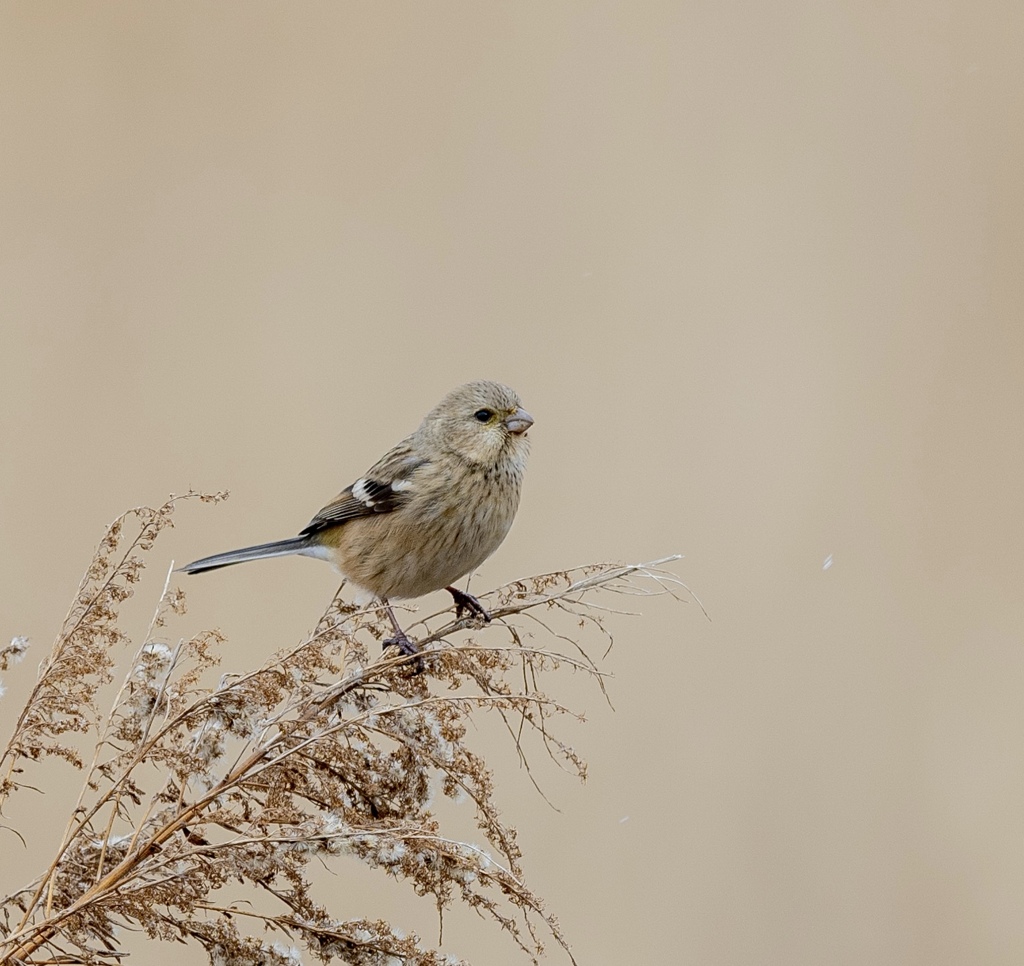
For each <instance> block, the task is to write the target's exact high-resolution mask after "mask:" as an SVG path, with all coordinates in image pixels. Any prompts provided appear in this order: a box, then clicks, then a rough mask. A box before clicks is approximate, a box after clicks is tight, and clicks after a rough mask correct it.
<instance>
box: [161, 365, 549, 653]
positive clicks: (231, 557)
mask: <svg viewBox="0 0 1024 966" xmlns="http://www.w3.org/2000/svg"><path fill="white" fill-rule="evenodd" d="M532 425H533V417H532V416H531V415H530V414H529V413H528V412H526V410H525V409H523V407H522V406H521V405H520V402H519V397H518V396H517V395H516V394H515V392H513V391H512V390H511V389H509V388H508V387H507V386H502V385H500V384H499V383H496V382H485V381H481V382H470V383H467V384H466V385H464V386H459V388H458V389H453V390H452V391H451V392H450V393H448V395H447V396H445V397H444V399H442V400H441V401H440V402H439V403H438V404H437V405H436V406H435V407H434V408H433V409H432V410H431V411H430V412H429V413H427V415H426V417H425V418H424V420H423V422H422V423H421V424H420V427H419V429H417V430H416V432H415V433H413V434H412V435H411V436H409V437H407V438H406V439H404V440H402V442H400V443H399V444H398V445H397V446H395V447H394V448H393V449H391V450H389V451H388V452H387V453H385V454H384V456H382V457H381V458H380V459H379V460H378V461H377V462H376V463H375V464H374V465H373V466H372V467H370V469H369V470H367V472H366V473H365V475H363V476H361V477H360V478H359V479H358V480H356V481H355V483H353V484H352V485H351V486H349V487H348V488H347V489H345V490H342V492H341V493H340V494H339V495H338V496H337V497H336V498H335V499H333V500H332V501H331V502H330V503H328V504H327V506H325V507H324V508H323V509H322V510H321V511H320V512H319V513H317V515H316V516H315V517H313V519H312V520H311V521H310V523H309V526H307V527H306V528H305V529H304V530H303V531H302V532H301V533H300V534H299V535H298V536H297V537H289V538H288V539H286V540H276V541H274V542H273V543H261V544H259V545H257V546H255V547H244V548H243V549H241V550H232V551H229V552H228V553H219V554H215V555H214V556H212V557H203V559H201V560H195V561H193V562H192V563H190V564H186V565H185V566H184V567H181V568H180V569H181V570H183V571H184V572H185V573H189V574H198V573H202V572H203V571H204V570H215V569H216V568H218V567H228V566H230V565H231V564H237V563H245V562H246V561H248V560H262V559H263V558H264V557H283V556H286V555H288V554H301V555H303V556H306V557H319V558H320V559H322V560H327V561H330V562H331V563H332V564H334V566H335V567H336V568H337V570H338V571H340V572H341V574H342V575H343V576H345V577H346V578H348V580H349V581H351V582H352V583H353V584H355V585H356V587H357V588H359V589H360V590H361V591H363V592H364V593H365V595H367V596H372V597H377V598H379V599H380V601H381V603H382V604H383V605H384V607H385V609H386V611H387V614H388V617H389V618H390V619H391V624H392V626H393V627H394V630H395V636H394V637H391V638H388V639H387V640H386V641H385V642H384V644H385V645H388V644H396V645H398V647H399V648H401V650H402V651H403V653H406V654H412V653H414V652H415V650H416V648H415V647H414V645H413V643H412V641H410V640H409V638H408V637H407V636H406V634H405V632H404V631H403V630H402V628H401V627H400V626H399V624H398V619H397V618H396V617H395V613H394V611H393V610H392V609H391V605H390V603H389V601H391V600H393V599H396V598H403V597H420V596H422V595H423V594H428V593H430V592H431V591H435V590H441V589H442V588H443V589H445V590H447V591H448V592H449V593H450V594H451V595H452V598H453V600H454V601H455V607H456V614H457V615H461V613H462V611H463V610H464V609H468V610H470V611H472V612H474V613H476V614H477V615H479V616H480V617H482V618H483V619H484V620H490V616H489V615H488V614H487V611H486V610H484V608H483V606H482V605H481V604H480V602H479V601H478V600H477V599H476V598H475V597H473V596H472V594H468V593H466V592H465V591H461V590H458V589H457V588H456V587H454V586H453V585H454V583H455V581H456V580H458V579H459V578H460V577H462V576H465V575H466V574H468V573H470V572H471V571H473V570H475V569H476V568H477V567H479V566H480V564H482V563H483V562H484V561H485V560H486V559H487V558H488V557H489V556H490V555H491V554H492V553H494V551H495V550H497V549H498V546H499V545H500V544H501V541H502V540H504V539H505V534H507V533H508V531H509V527H511V526H512V519H513V517H515V515H516V510H517V508H518V507H519V491H520V486H521V484H522V480H523V471H524V469H525V468H526V457H527V453H528V452H529V446H530V444H529V440H528V439H527V438H526V431H527V430H528V429H529V428H530V427H531V426H532Z"/></svg>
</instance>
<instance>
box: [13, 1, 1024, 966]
mask: <svg viewBox="0 0 1024 966" xmlns="http://www.w3.org/2000/svg"><path fill="white" fill-rule="evenodd" d="M1021 36H1024V6H1022V5H1021V4H1019V3H1011V2H1005V3H1001V2H998V0H984V2H982V3H967V2H963V0H950V2H943V3H924V2H916V0H912V2H907V3H901V4H883V3H877V2H868V0H862V2H855V0H845V2H839V3H833V4H816V3H806V2H799V0H780V2H777V3H771V4H768V3H752V2H746V3H734V2H725V3H723V2H721V0H714V2H710V0H694V2H678V0H677V2H657V0H652V2H644V3H622V2H620V3H613V2H594V3H583V2H555V3H538V2H525V3H489V4H474V3H434V4H404V3H392V2H386V3H362V2H359V3H347V2H346V3H330V4H328V3H311V2H299V3H290V4H287V5H285V4H277V3H264V2H251V3H246V4H238V3H227V4H217V5H210V4H206V3H189V2H179V3H175V4H116V3H109V2H102V3H82V2H67V3H59V4H58V3H35V2H32V3H29V2H22V0H11V2H8V3H5V4H4V5H3V7H2V8H0V131H2V132H3V133H2V137H0V171H2V177H0V365H2V379H0V459H2V466H3V473H2V474H0V546H2V549H3V552H2V554H0V639H3V640H4V641H6V640H7V639H9V638H10V637H11V636H12V635H15V634H22V635H27V636H28V637H30V638H31V640H32V641H33V642H34V644H35V645H36V650H35V651H34V652H33V653H32V655H31V658H30V660H26V661H25V662H24V663H23V664H22V665H20V666H19V667H18V668H15V669H14V670H12V671H10V672H7V673H5V674H4V675H3V683H4V686H5V687H6V688H7V694H6V696H5V697H4V698H3V699H2V700H0V715H2V716H3V720H4V721H7V722H9V721H10V717H11V715H12V714H13V713H15V711H16V710H17V707H18V705H19V703H20V702H19V697H21V696H23V695H24V694H25V692H26V690H27V687H28V684H29V682H30V681H31V680H32V677H33V674H34V669H35V666H36V663H37V662H38V660H39V659H40V657H41V654H42V652H43V650H44V649H45V648H46V647H47V646H48V645H49V642H50V641H51V640H52V638H53V636H54V635H55V633H56V632H57V630H58V628H59V626H60V624H61V621H62V618H63V615H64V613H65V611H66V609H67V607H68V605H69V603H70V601H71V598H72V595H73V593H74V591H75V589H76V587H77V586H78V581H79V578H80V576H81V573H82V571H83V569H84V568H85V566H86V564H87V563H88V561H89V559H90V555H91V553H92V551H93V548H94V546H95V544H96V542H97V541H98V539H99V538H100V536H101V534H102V533H103V530H104V527H105V525H106V524H107V523H108V522H109V521H110V520H111V519H113V518H114V517H115V516H116V515H118V514H119V513H120V512H121V511H122V510H124V509H126V508H127V507H130V506H134V505H138V504H149V505H156V504H158V503H160V502H162V501H163V499H164V498H165V497H166V496H167V495H168V494H169V493H170V492H182V491H185V490H187V489H188V488H189V487H195V488H200V489H207V490H214V489H225V488H226V489H229V490H231V492H232V496H231V499H230V500H229V501H228V502H227V503H225V504H223V505H222V506H219V507H215V508H211V507H207V506H199V505H188V506H186V507H184V508H182V509H181V510H180V512H179V513H178V514H177V516H176V523H177V525H176V528H175V530H174V532H173V533H171V534H169V535H168V536H166V537H164V538H162V539H161V541H160V543H159V544H158V545H157V549H156V551H155V552H154V554H153V569H152V570H150V571H149V572H148V581H149V583H147V584H146V585H145V588H144V590H143V591H141V592H140V593H141V594H143V595H147V594H148V595H149V596H148V597H145V601H146V604H145V608H144V610H145V611H146V613H147V615H148V608H149V607H150V606H151V604H152V602H153V601H154V600H155V598H156V596H157V595H158V594H159V590H160V586H161V585H162V581H163V576H164V574H165V573H166V568H167V567H168V566H169V565H170V562H171V560H172V559H175V560H177V562H178V563H179V564H180V563H183V562H185V561H187V560H190V559H193V558H195V557H197V556H200V555H204V554H207V553H211V552H215V551H219V550H225V549H230V548H233V547H236V546H240V545H243V544H247V543H253V542H258V541H263V540H268V539H273V538H277V537H283V536H288V535H291V534H293V533H295V532H296V531H297V530H298V529H299V528H301V527H302V526H304V525H305V523H306V522H307V521H308V519H309V517H310V516H311V515H312V514H313V513H314V512H315V511H316V510H317V509H318V508H319V507H320V506H321V505H322V504H323V503H325V502H326V501H327V500H328V499H329V498H330V497H332V496H333V495H334V494H335V493H336V492H337V491H338V490H339V489H341V488H342V487H343V486H344V485H346V484H348V483H349V482H351V481H352V480H353V479H355V478H356V477H357V476H358V475H359V474H360V473H361V472H362V470H364V469H365V468H366V467H367V466H368V465H369V464H370V463H371V462H372V461H373V460H374V459H376V458H377V456H378V455H380V453H381V452H382V451H383V449H384V448H385V447H386V446H388V445H390V444H391V443H392V442H394V441H396V440H397V439H398V438H399V437H401V436H402V435H404V434H406V433H407V432H410V431H411V430H412V429H414V428H415V426H416V425H417V423H418V422H419V419H420V418H421V416H422V415H423V413H424V412H426V410H427V409H428V408H430V407H431V406H432V405H433V404H434V403H435V402H436V401H437V400H438V399H439V398H440V396H441V395H442V394H443V393H444V392H446V391H447V390H448V389H450V388H451V387H452V386H454V385H457V384H459V383H461V382H464V381H466V380H469V379H474V378H482V377H486V378H492V379H498V380H501V381H504V382H507V383H509V384H510V385H512V386H514V387H515V388H516V389H517V390H518V391H519V393H520V394H521V396H522V398H523V400H524V402H525V404H526V406H527V408H528V409H529V410H530V411H531V412H532V413H533V414H534V416H535V417H536V420H537V423H536V426H535V427H534V429H533V430H532V431H531V438H532V440H533V454H532V457H531V465H530V469H529V472H528V474H527V479H526V489H525V493H524V499H523V504H522V507H521V510H520V514H519V518H518V520H517V522H516V525H515V527H514V528H513V531H512V533H511V534H510V536H509V538H508V540H507V541H506V543H505V545H504V546H503V547H502V549H501V550H500V551H499V552H498V553H497V554H496V555H495V557H493V558H492V559H491V560H490V561H488V562H487V563H486V564H485V566H484V567H483V568H482V570H481V572H480V574H479V575H478V576H477V577H476V578H475V580H474V584H473V586H474V588H476V589H479V590H482V589H484V588H487V587H490V586H494V585H496V584H498V583H500V582H502V581H505V580H508V579H511V578H514V577H517V576H523V575H527V574H531V573H537V572H542V571H546V570H551V569H556V568H559V567H562V566H568V565H573V564H579V563H584V562H588V561H592V560H609V559H614V560H625V561H638V560H647V559H651V558H654V557H658V556H661V555H664V554H668V553H673V552H679V553H682V554H685V557H684V559H683V560H681V561H679V562H678V563H677V564H675V565H674V566H675V571H676V573H677V574H678V575H679V576H680V577H681V578H682V579H684V580H685V581H686V582H687V584H689V585H690V586H691V587H692V588H693V590H694V591H695V592H696V593H697V594H698V595H699V597H700V598H701V600H702V601H703V603H704V605H705V606H706V608H707V610H708V613H709V615H710V618H711V620H710V621H708V620H706V619H705V618H704V617H703V615H702V614H701V611H700V609H699V608H698V607H697V606H695V605H694V604H689V605H680V604H677V603H674V602H672V601H671V600H668V599H665V598H662V599H657V600H652V601H648V602H646V603H645V604H644V605H643V607H642V610H643V615H642V616H641V617H637V618H629V619H626V618H622V619H617V620H616V621H615V622H614V630H615V632H616V645H615V648H614V649H613V650H612V652H611V654H610V655H609V656H608V658H607V659H606V661H605V662H604V667H605V668H606V669H607V670H608V671H610V672H611V673H612V674H613V675H614V678H613V679H612V680H611V681H610V682H609V690H610V694H611V697H612V701H613V703H614V706H615V707H614V710H612V709H611V708H609V707H608V706H607V705H606V704H605V703H604V702H603V700H602V699H601V698H600V696H599V694H598V693H597V692H596V690H595V689H593V688H592V687H587V686H585V685H584V684H583V682H579V681H575V680H573V679H570V678H566V679H565V680H564V682H563V686H564V687H565V689H566V692H565V693H566V694H567V695H568V696H569V697H570V698H571V700H572V703H573V704H574V706H576V707H578V708H580V709H581V710H584V711H586V712H587V715H588V718H589V724H587V725H586V726H585V727H583V728H580V729H578V730H574V731H573V733H572V737H573V741H574V742H575V744H576V747H577V749H578V750H579V751H580V752H581V753H582V754H583V755H584V756H585V757H586V758H587V759H588V760H589V762H590V780H589V782H588V784H587V785H586V786H583V787H581V786H579V785H576V784H574V783H572V782H571V781H570V779H568V778H567V777H565V776H563V775H561V774H560V773H557V772H555V771H554V770H553V769H548V770H544V769H541V771H542V783H543V787H544V790H545V793H546V794H547V795H548V797H549V798H550V799H551V800H552V802H553V803H554V804H555V805H556V806H557V807H558V809H559V811H554V810H553V809H552V808H550V807H549V806H548V805H547V804H546V803H545V802H544V801H543V799H542V798H541V797H540V796H539V795H538V794H537V793H536V791H534V789H533V788H532V786H531V785H530V782H529V780H528V779H527V777H526V776H525V774H524V773H523V772H522V771H520V770H519V769H518V767H517V764H516V762H515V759H514V755H513V753H512V750H511V749H510V748H508V747H507V743H504V744H503V743H497V744H495V745H494V747H493V748H492V749H490V750H489V752H488V753H489V754H491V756H492V761H493V762H494V763H495V765H496V767H497V769H498V782H499V797H500V798H501V799H502V800H503V801H504V803H505V817H506V818H507V819H509V820H510V821H512V822H513V824H515V825H517V826H518V827H519V829H520V834H521V838H522V843H523V846H524V848H525V851H526V861H525V864H526V869H527V873H528V881H529V883H530V884H531V885H532V886H533V888H534V889H535V890H537V891H539V892H540V893H541V894H542V895H544V896H545V897H546V898H547V900H548V904H549V909H550V910H551V911H552V912H554V913H556V914H557V915H558V917H559V918H560V920H561V923H562V925H563V927H564V929H565V931H566V933H567V934H568V936H569V938H570V939H571V941H572V942H573V944H574V948H575V953H576V956H577V958H578V960H579V961H580V963H581V964H582V963H587V964H594V966H606V964H607V966H611V964H618V963H623V962H649V963H662V962H672V963H694V964H698V963H699V964H712V963H713V964H747V963H749V964H761V963H785V964H793V963H807V964H812V963H813V964H819V963H830V964H833V963H834V964H862V963H873V964H908V963H910V964H929V966H932V964H944V963H949V964H954V963H964V962H971V963H1007V964H1009V963H1014V964H1016V963H1019V962H1020V961H1021V960H1022V958H1024V915H1022V910H1024V701H1022V695H1024V640H1022V637H1024V609H1022V603H1021V587H1022V579H1024V543H1022V538H1024V511H1022V502H1021V495H1020V493H1021V486H1020V480H1021V472H1022V468H1024V444H1022V417H1024V393H1022V386H1021V376H1022V364H1024V325H1022V319H1021V308H1022V304H1024V298H1022V296H1024V264H1022V262H1024V259H1022V251H1024V247H1022V242H1024V227H1022V226H1024V180H1022V178H1021V171H1022V170H1024V99H1022V93H1021V92H1022V90H1024V59H1022V58H1021V48H1020V38H1021ZM829 561H830V562H831V565H830V566H827V565H826V564H827V562H829ZM183 582H184V580H183ZM336 583H337V580H336V577H335V575H334V574H333V572H332V571H331V570H330V569H329V568H328V567H325V566H323V565H317V564H315V563H312V562H310V561H305V560H295V559H289V560H275V561H268V562H264V563H261V564H254V565H250V566H247V567H241V568H235V569H232V570H227V571H222V572H218V573H216V574H211V575H208V576H206V577H204V578H202V579H200V578H192V579H189V580H188V581H187V583H185V584H184V585H185V586H186V587H187V590H188V594H189V602H190V605H191V610H190V613H189V615H188V622H189V626H195V627H200V626H218V627H220V628H221V629H222V630H223V631H224V632H225V633H226V634H227V635H228V637H229V639H230V640H229V643H228V645H227V646H226V648H225V666H226V667H227V668H230V669H237V668H240V667H243V666H245V662H254V661H256V660H262V659H264V658H265V657H266V656H267V655H269V654H270V653H271V652H272V651H274V650H275V649H276V648H278V647H281V646H284V645H286V644H294V643H295V642H297V641H298V640H300V639H301V638H302V636H303V635H304V634H305V633H307V632H308V630H309V629H310V628H311V627H312V626H313V625H314V624H315V622H316V619H317V617H318V616H319V614H320V612H321V610H322V609H323V607H324V605H325V604H326V602H327V601H328V600H329V599H330V596H331V594H332V593H333V591H334V589H335V587H336ZM443 604H444V598H442V597H438V598H437V599H428V600H426V601H423V602H421V604H420V606H421V608H424V609H425V608H430V609H431V610H433V609H437V607H438V606H443ZM428 612H429V611H428ZM141 626H144V622H143V624H142V625H141ZM592 643H593V649H594V652H595V653H596V654H600V652H601V650H602V649H603V644H602V643H601V642H600V641H597V640H596V639H595V640H593V642H592ZM4 733H5V734H6V730H5V732H4ZM486 737H487V736H485V735H481V739H486ZM26 802H27V803H28V804H29V805H30V806H31V808H32V809H34V810H35V812H36V814H37V815H45V814H46V813H45V810H46V808H47V807H49V805H48V803H47V801H46V800H45V799H39V798H38V797H36V798H34V799H32V800H31V802H28V800H26ZM20 807H23V806H20ZM53 821H54V822H55V823H56V822H57V821H58V818H57V817H56V816H54V819H53ZM59 821H60V822H61V823H62V822H63V817H61V818H60V819H59ZM2 850H3V859H2V862H3V864H4V865H7V866H8V869H10V868H11V867H12V865H13V864H18V865H23V866H24V870H25V875H24V878H27V877H28V875H29V873H30V872H33V871H34V870H35V865H34V864H33V861H32V858H31V856H32V852H31V850H30V851H28V852H26V851H25V850H24V849H23V848H22V846H21V845H20V844H16V843H15V840H14V839H13V838H12V837H10V836H7V837H6V838H5V840H4V842H3V844H2ZM22 878H23V877H22V876H21V875H18V876H16V879H17V881H18V882H19V883H20V881H21V879H22ZM333 881H334V882H335V888H336V889H338V890H340V892H341V896H340V898H339V900H338V902H337V909H338V911H339V912H340V913H341V914H342V915H348V916H353V917H355V916H368V917H377V916H382V917H387V918H390V919H391V920H392V921H393V922H395V923H396V924H398V925H400V926H405V927H406V928H407V929H410V930H413V929H415V930H417V931H419V932H420V933H421V935H422V936H423V939H424V942H425V943H428V944H429V943H433V942H435V941H436V938H437V923H436V915H435V913H434V911H433V909H432V907H430V905H429V903H425V902H421V901H417V900H415V898H414V897H411V896H409V895H406V894H404V893H402V892H401V891H400V890H399V889H396V887H395V886H394V884H393V883H389V882H387V881H384V880H383V877H381V876H371V875H369V874H367V875H356V874H354V875H353V878H352V879H348V877H347V875H346V874H344V873H343V874H342V875H339V877H338V878H337V879H335V880H333ZM355 882H358V883H359V885H358V888H354V887H353V886H352V883H355ZM444 948H445V949H446V950H448V951H451V952H453V953H456V954H458V955H462V956H466V957H467V958H470V959H472V960H474V961H475V962H476V963H481V964H482V963H498V962H508V963H513V962H516V961H521V960H517V954H516V952H515V950H514V949H513V947H512V946H511V944H510V943H509V942H508V941H507V940H506V939H505V938H504V937H503V936H501V935H500V934H498V933H497V931H496V930H493V929H490V928H487V927H485V926H483V925H482V924H480V923H479V922H478V921H477V920H476V919H475V918H474V917H470V916H465V915H463V916H458V915H456V916H454V917H449V918H448V919H446V924H445V933H444ZM194 955H195V960H196V961H197V962H198V961H199V960H200V959H201V958H202V957H201V955H200V954H199V952H198V951H196V952H195V954H194ZM172 956H174V957H175V958H176V960H178V961H180V958H181V954H180V953H179V952H177V951H176V950H175V948H174V947H171V946H154V947H144V952H143V957H144V959H145V961H146V962H152V963H164V962H170V961H171V957H172ZM550 958H551V961H552V962H559V961H564V959H563V958H562V957H561V954H560V953H557V952H555V951H552V954H551V957H550Z"/></svg>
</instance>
